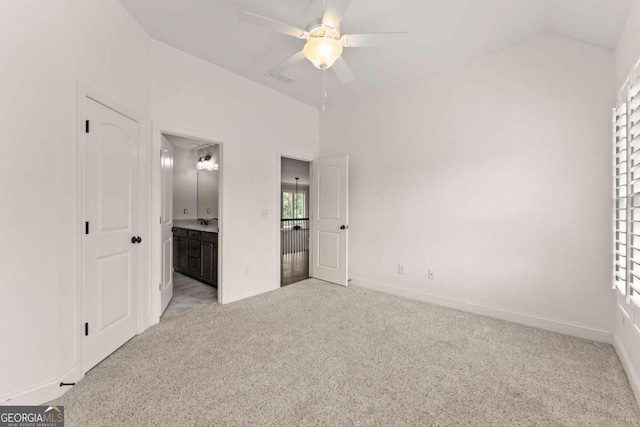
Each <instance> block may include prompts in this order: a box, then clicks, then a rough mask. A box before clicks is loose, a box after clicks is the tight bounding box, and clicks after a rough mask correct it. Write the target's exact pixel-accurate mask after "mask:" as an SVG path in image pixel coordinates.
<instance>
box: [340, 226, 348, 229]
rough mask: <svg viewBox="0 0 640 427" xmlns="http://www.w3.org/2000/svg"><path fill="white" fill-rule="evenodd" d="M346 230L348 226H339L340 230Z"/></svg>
mask: <svg viewBox="0 0 640 427" xmlns="http://www.w3.org/2000/svg"><path fill="white" fill-rule="evenodd" d="M348 228H349V226H347V225H341V226H340V230H346V229H348Z"/></svg>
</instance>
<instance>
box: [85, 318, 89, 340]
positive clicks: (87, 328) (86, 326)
mask: <svg viewBox="0 0 640 427" xmlns="http://www.w3.org/2000/svg"><path fill="white" fill-rule="evenodd" d="M88 335H89V323H88V322H87V323H85V324H84V336H85V337H86V336H88Z"/></svg>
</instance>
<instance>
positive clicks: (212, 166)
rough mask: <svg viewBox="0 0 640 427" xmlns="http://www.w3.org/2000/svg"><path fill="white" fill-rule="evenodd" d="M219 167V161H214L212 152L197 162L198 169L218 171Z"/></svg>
mask: <svg viewBox="0 0 640 427" xmlns="http://www.w3.org/2000/svg"><path fill="white" fill-rule="evenodd" d="M219 168H220V167H219V166H218V164H217V163H213V160H212V159H211V155H210V154H207V155H206V156H203V157H200V158H199V159H198V163H197V164H196V169H198V170H207V171H217V170H218V169H219Z"/></svg>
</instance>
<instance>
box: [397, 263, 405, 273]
mask: <svg viewBox="0 0 640 427" xmlns="http://www.w3.org/2000/svg"><path fill="white" fill-rule="evenodd" d="M398 274H405V268H404V264H398Z"/></svg>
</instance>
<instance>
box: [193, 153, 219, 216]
mask: <svg viewBox="0 0 640 427" xmlns="http://www.w3.org/2000/svg"><path fill="white" fill-rule="evenodd" d="M198 154H199V166H198V169H197V171H198V172H197V174H198V192H197V193H198V195H197V199H198V200H197V202H198V218H202V219H209V220H210V219H213V218H218V185H219V182H220V180H219V176H220V171H219V170H218V169H219V166H218V165H219V156H218V146H217V145H213V146H210V147H207V148H205V149H202V150H200V152H199V153H198Z"/></svg>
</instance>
